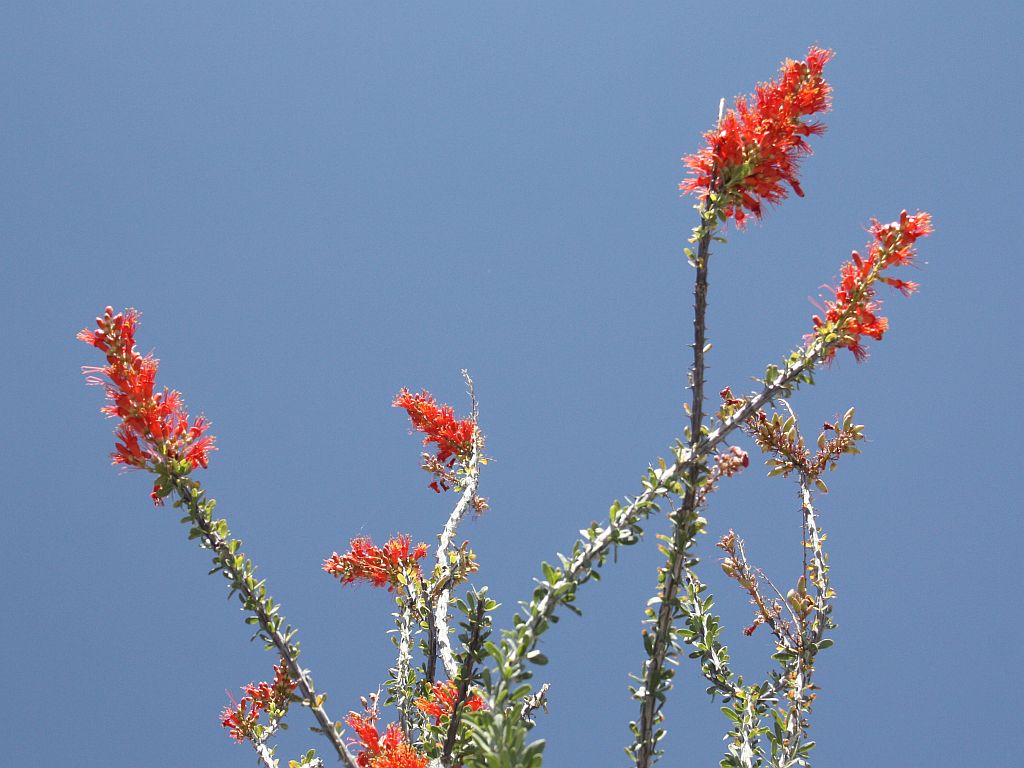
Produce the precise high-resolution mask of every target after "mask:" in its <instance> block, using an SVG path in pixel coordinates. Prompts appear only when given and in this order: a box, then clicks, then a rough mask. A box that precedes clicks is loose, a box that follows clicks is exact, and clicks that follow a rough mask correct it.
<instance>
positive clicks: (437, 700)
mask: <svg viewBox="0 0 1024 768" xmlns="http://www.w3.org/2000/svg"><path fill="white" fill-rule="evenodd" d="M458 701H459V689H458V688H456V687H455V684H454V683H452V682H451V681H449V682H446V683H440V682H435V683H433V684H432V685H431V690H430V695H429V696H427V697H425V698H419V699H416V701H415V702H414V703H415V705H416V708H417V709H419V710H420V711H421V712H423V713H424V714H426V715H429V716H430V717H433V718H434V719H435V720H434V722H435V724H439V723H440V722H441V718H442V717H446V716H448V715H451V714H452V713H453V712H454V711H455V705H456V704H457V703H458ZM465 706H466V708H467V709H471V710H473V711H474V712H475V711H477V710H479V709H483V708H484V700H483V699H482V698H480V696H478V695H477V694H475V693H471V694H470V695H469V697H468V698H467V699H466V704H465Z"/></svg>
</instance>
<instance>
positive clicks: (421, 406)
mask: <svg viewBox="0 0 1024 768" xmlns="http://www.w3.org/2000/svg"><path fill="white" fill-rule="evenodd" d="M391 405H392V406H393V407H395V408H404V409H405V411H406V413H408V414H409V419H410V420H411V421H412V426H413V429H415V430H417V431H418V432H422V433H424V434H425V435H426V437H424V438H423V444H424V445H430V444H431V443H434V444H435V445H436V446H437V456H436V457H433V458H431V459H430V461H428V462H427V463H426V464H424V467H425V468H426V469H428V470H429V471H430V472H432V473H433V474H434V475H436V476H437V477H438V479H437V480H435V481H434V482H432V483H431V484H430V487H431V488H433V489H434V490H435V491H437V492H438V493H440V492H441V489H444V490H448V487H449V484H450V479H451V478H450V476H449V475H448V473H447V472H446V471H445V470H446V469H451V468H452V467H453V466H454V465H455V460H456V459H457V458H468V457H469V455H470V454H471V453H472V452H473V438H474V435H475V432H476V423H475V422H474V421H473V419H456V418H455V410H454V409H453V408H452V407H451V406H450V405H438V404H437V401H436V400H434V396H433V395H431V394H430V393H429V392H427V391H426V390H423V391H422V392H420V393H419V394H418V395H414V394H412V393H411V392H409V390H408V389H405V388H404V387H403V388H402V390H401V391H400V392H399V393H398V394H397V395H396V396H395V399H394V402H392V403H391Z"/></svg>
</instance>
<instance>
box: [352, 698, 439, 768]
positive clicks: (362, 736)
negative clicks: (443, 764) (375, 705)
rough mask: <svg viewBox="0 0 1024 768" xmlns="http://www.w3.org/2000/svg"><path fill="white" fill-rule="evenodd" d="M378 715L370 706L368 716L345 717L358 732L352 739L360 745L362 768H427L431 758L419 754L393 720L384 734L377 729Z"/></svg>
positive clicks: (359, 764)
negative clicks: (428, 760) (428, 759)
mask: <svg viewBox="0 0 1024 768" xmlns="http://www.w3.org/2000/svg"><path fill="white" fill-rule="evenodd" d="M378 717H379V715H378V714H377V710H376V709H369V710H368V711H367V713H366V714H365V715H360V714H359V713H358V712H349V713H348V717H346V718H345V724H346V725H347V726H348V727H349V728H351V729H352V731H353V732H354V733H355V735H356V738H355V739H352V740H351V741H352V744H353V746H355V747H357V748H359V752H358V754H357V755H356V764H357V765H358V766H359V768H426V765H427V758H426V757H422V756H420V755H419V754H417V752H416V750H415V749H414V748H413V747H412V745H411V744H409V743H408V742H407V741H406V740H405V735H404V734H403V733H402V729H401V728H399V727H398V726H397V725H395V724H394V723H392V724H391V725H389V726H388V727H387V728H386V729H385V731H384V733H383V734H382V733H381V732H380V730H379V729H378V728H377V719H378Z"/></svg>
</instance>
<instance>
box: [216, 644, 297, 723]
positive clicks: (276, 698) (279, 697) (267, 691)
mask: <svg viewBox="0 0 1024 768" xmlns="http://www.w3.org/2000/svg"><path fill="white" fill-rule="evenodd" d="M296 686H298V683H297V682H292V680H291V679H289V677H288V665H287V664H286V663H285V661H284V660H283V659H282V660H281V663H280V664H275V665H274V682H273V683H264V682H261V683H255V684H254V683H250V684H249V685H247V686H245V687H244V688H242V690H243V691H244V692H245V695H244V696H243V697H242V698H241V700H240V701H238V702H233V703H234V704H235V706H234V707H233V708H232V707H225V708H224V711H223V712H222V713H221V717H220V724H221V725H222V726H224V727H225V728H228V729H229V730H228V735H230V736H231V738H233V739H234V740H235V741H237V742H239V743H241V742H243V741H245V740H246V739H248V738H252V737H253V736H254V735H255V728H256V726H257V725H258V724H259V719H260V713H261V712H264V711H269V712H272V713H273V715H275V716H280V715H283V714H284V713H285V712H286V711H287V710H288V703H289V701H290V699H291V695H292V691H294V690H295V688H296Z"/></svg>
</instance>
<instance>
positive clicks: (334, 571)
mask: <svg viewBox="0 0 1024 768" xmlns="http://www.w3.org/2000/svg"><path fill="white" fill-rule="evenodd" d="M411 544H412V539H411V538H410V537H409V536H406V535H402V536H395V537H394V538H392V539H389V540H388V541H387V542H386V543H385V544H384V546H382V547H376V546H374V544H373V540H372V539H370V538H368V537H360V538H357V539H352V541H351V542H349V546H351V548H352V549H351V551H349V552H346V553H345V554H344V555H339V554H338V553H337V552H334V553H333V554H332V555H331V557H330V558H328V559H327V560H324V566H323V567H324V570H325V571H327V572H328V573H329V574H331V575H332V576H337V577H338V578H339V579H340V580H341V583H342V584H351V583H352V582H353V581H368V582H370V583H371V584H372V585H373V586H375V587H383V586H384V585H385V584H387V585H388V592H391V591H392V590H394V588H395V586H396V585H397V584H398V583H399V574H402V573H407V572H408V571H409V570H414V571H415V573H416V574H417V575H419V572H420V567H419V565H418V564H417V563H416V561H417V560H421V559H422V558H424V557H426V556H427V545H426V544H417V545H416V548H415V549H414V550H412V552H410V551H409V547H410V545H411Z"/></svg>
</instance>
